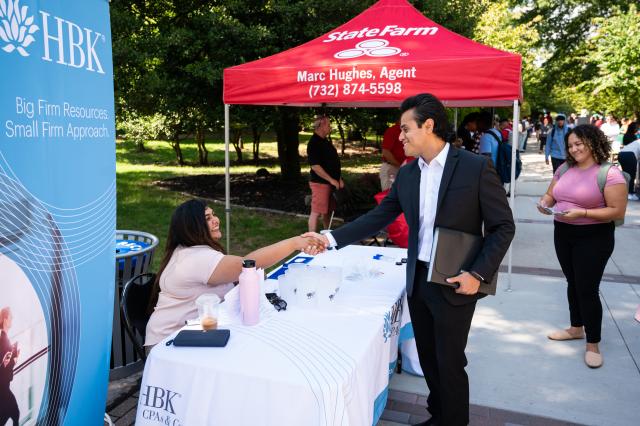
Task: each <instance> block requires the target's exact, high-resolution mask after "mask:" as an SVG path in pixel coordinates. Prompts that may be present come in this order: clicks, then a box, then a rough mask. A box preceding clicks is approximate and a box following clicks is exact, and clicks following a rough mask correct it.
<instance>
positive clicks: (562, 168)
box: [558, 162, 607, 182]
mask: <svg viewBox="0 0 640 426" xmlns="http://www.w3.org/2000/svg"><path fill="white" fill-rule="evenodd" d="M567 170H569V164H568V163H567V162H564V163H562V164H561V165H560V167H558V180H560V178H561V177H562V175H563V174H565V173H566V172H567ZM604 176H605V178H606V177H607V175H604ZM605 180H606V179H605ZM598 182H599V181H598Z"/></svg>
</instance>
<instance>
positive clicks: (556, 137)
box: [544, 114, 570, 173]
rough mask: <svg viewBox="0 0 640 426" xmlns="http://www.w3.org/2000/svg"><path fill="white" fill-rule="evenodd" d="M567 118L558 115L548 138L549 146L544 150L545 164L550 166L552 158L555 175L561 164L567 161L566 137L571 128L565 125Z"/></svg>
mask: <svg viewBox="0 0 640 426" xmlns="http://www.w3.org/2000/svg"><path fill="white" fill-rule="evenodd" d="M564 120H565V116H564V115H563V114H558V115H557V116H556V124H555V126H553V128H552V129H551V132H550V133H549V137H548V138H547V146H546V147H545V149H544V162H545V163H547V165H548V164H549V157H551V167H553V173H555V172H556V170H558V167H560V164H562V163H564V162H565V160H566V157H567V155H566V152H565V136H566V135H567V134H568V132H569V130H570V129H569V128H568V127H567V126H566V125H565V122H564Z"/></svg>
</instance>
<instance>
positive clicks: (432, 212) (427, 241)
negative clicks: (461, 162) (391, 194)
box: [418, 143, 449, 262]
mask: <svg viewBox="0 0 640 426" xmlns="http://www.w3.org/2000/svg"><path fill="white" fill-rule="evenodd" d="M447 154H449V144H448V143H447V144H445V145H444V148H443V149H442V151H440V153H439V154H438V155H436V157H435V158H434V159H433V160H431V163H429V164H427V162H426V161H424V159H423V158H422V157H420V158H418V166H419V167H420V218H419V222H418V223H419V225H420V228H419V231H418V260H422V261H423V262H429V261H430V260H431V246H432V245H433V224H434V222H435V219H436V207H437V206H438V192H439V191H440V181H442V172H443V171H444V164H445V163H446V161H447Z"/></svg>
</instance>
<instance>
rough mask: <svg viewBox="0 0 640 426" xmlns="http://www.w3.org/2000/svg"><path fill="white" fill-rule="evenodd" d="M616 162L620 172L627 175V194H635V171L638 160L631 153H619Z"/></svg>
mask: <svg viewBox="0 0 640 426" xmlns="http://www.w3.org/2000/svg"><path fill="white" fill-rule="evenodd" d="M618 162H619V163H620V167H622V170H623V171H625V172H627V173H629V176H631V180H629V194H635V193H636V170H637V168H638V159H637V158H636V155H635V154H634V153H633V152H621V153H620V154H618Z"/></svg>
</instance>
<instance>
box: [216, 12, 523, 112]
mask: <svg viewBox="0 0 640 426" xmlns="http://www.w3.org/2000/svg"><path fill="white" fill-rule="evenodd" d="M520 67H521V58H520V56H519V55H516V54H513V53H508V52H503V51H501V50H497V49H494V48H492V47H488V46H485V45H482V44H479V43H476V42H475V41H472V40H469V39H467V38H465V37H462V36H460V35H458V34H456V33H454V32H451V31H449V30H447V29H446V28H444V27H442V26H441V25H438V24H436V23H435V22H433V21H431V20H430V19H428V18H426V17H425V16H424V15H422V14H421V13H420V12H419V11H418V10H416V9H415V8H414V7H413V6H412V5H410V4H409V3H408V2H407V1H405V0H380V1H379V2H378V3H376V4H374V5H373V6H371V7H370V8H368V9H367V10H365V11H364V12H362V13H361V14H360V15H358V16H356V17H355V18H353V19H352V20H350V21H349V22H347V23H346V24H344V25H342V26H340V27H338V28H336V29H335V30H333V31H331V32H329V33H327V34H325V35H323V36H321V37H318V38H316V39H314V40H311V41H309V42H307V43H305V44H302V45H300V46H298V47H295V48H293V49H289V50H287V51H284V52H281V53H278V54H276V55H273V56H269V57H267V58H263V59H259V60H256V61H253V62H248V63H245V64H242V65H237V66H235V67H231V68H227V69H225V70H224V103H225V104H250V105H294V106H296V105H297V106H313V105H321V104H326V105H327V106H369V107H371V106H374V107H384V106H397V105H398V104H399V103H400V102H401V101H402V100H403V99H405V98H406V97H408V96H411V95H414V94H417V93H422V92H429V93H432V94H434V95H436V96H437V97H438V98H439V99H441V100H442V101H444V102H445V104H446V105H447V106H454V107H455V106H511V105H512V104H513V101H514V100H521V99H522V85H521V76H520Z"/></svg>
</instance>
